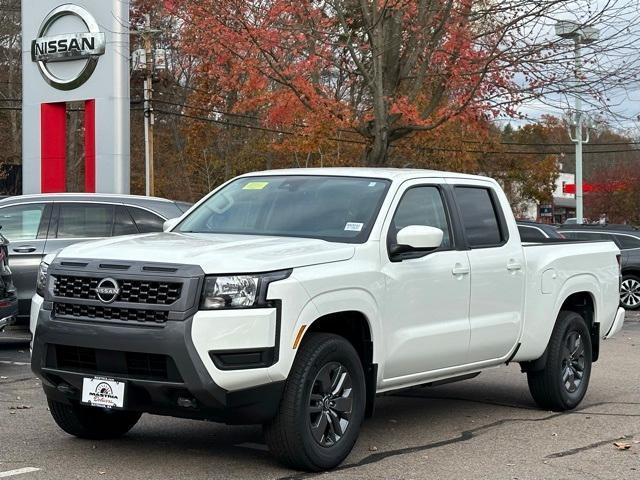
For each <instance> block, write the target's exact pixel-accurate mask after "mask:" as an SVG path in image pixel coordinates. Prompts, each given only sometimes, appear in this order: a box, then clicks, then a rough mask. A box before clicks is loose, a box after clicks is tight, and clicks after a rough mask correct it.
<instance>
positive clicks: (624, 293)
mask: <svg viewBox="0 0 640 480" xmlns="http://www.w3.org/2000/svg"><path fill="white" fill-rule="evenodd" d="M620 306H621V307H623V308H624V309H625V310H637V309H638V308H640V277H637V276H635V275H629V274H626V275H624V276H623V277H622V283H621V284H620Z"/></svg>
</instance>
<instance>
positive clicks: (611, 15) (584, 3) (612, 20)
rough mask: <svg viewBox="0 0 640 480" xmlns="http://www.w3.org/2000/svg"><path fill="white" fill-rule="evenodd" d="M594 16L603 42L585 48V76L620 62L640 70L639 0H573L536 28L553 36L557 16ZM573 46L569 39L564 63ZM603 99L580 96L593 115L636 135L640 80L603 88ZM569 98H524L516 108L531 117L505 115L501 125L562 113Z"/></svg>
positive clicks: (639, 128)
mask: <svg viewBox="0 0 640 480" xmlns="http://www.w3.org/2000/svg"><path fill="white" fill-rule="evenodd" d="M602 12H605V13H604V14H603V13H602ZM594 17H597V19H596V21H594V22H593V24H594V26H596V27H598V28H599V29H600V30H601V38H602V40H601V42H600V43H599V44H596V45H594V47H593V48H589V47H585V48H584V55H585V60H586V61H587V66H586V67H585V72H586V75H590V74H591V77H592V78H595V77H596V76H597V75H598V74H599V73H598V72H603V71H611V70H614V69H617V68H620V67H621V65H634V66H635V67H638V68H639V70H640V0H576V1H575V2H571V4H569V5H568V8H567V9H566V10H565V11H557V12H554V15H553V18H549V19H547V20H545V21H544V23H543V25H541V26H539V27H538V28H539V29H540V31H539V32H538V34H539V35H540V36H541V37H546V38H548V39H553V38H555V32H554V28H553V25H554V23H555V22H556V21H557V20H572V21H577V22H580V23H582V22H585V21H588V19H594ZM614 46H615V49H614V48H613V47H614ZM571 49H572V48H571V42H568V43H567V54H568V56H567V58H566V59H565V60H563V61H566V62H567V66H570V65H571V61H572V54H571ZM622 62H624V63H622ZM630 69H631V67H630ZM606 97H607V98H606V99H604V100H603V101H598V100H597V99H595V98H593V97H592V96H591V95H587V94H585V95H583V100H584V109H585V110H586V111H588V112H589V113H590V114H591V115H592V116H594V117H597V116H600V117H604V118H605V119H606V120H607V121H608V122H609V123H610V124H611V126H612V127H614V128H616V129H619V130H621V131H622V130H624V131H626V133H628V134H630V135H633V136H634V137H640V120H638V115H639V114H640V78H638V77H635V78H628V79H625V81H624V82H623V84H622V85H621V86H620V87H618V88H613V87H611V88H607V89H606ZM573 102H574V99H573V97H570V96H566V95H545V96H544V97H543V98H542V99H540V100H532V101H528V102H526V103H525V104H524V105H522V107H521V108H520V112H521V113H523V114H525V115H526V116H527V117H529V118H530V120H517V119H516V120H506V119H503V120H501V123H505V122H507V121H510V122H511V123H512V124H513V125H521V124H524V123H527V122H528V121H535V120H536V119H538V118H539V117H540V116H541V115H544V114H551V115H555V116H561V115H563V114H564V113H565V112H566V111H567V109H568V108H569V105H570V104H571V105H573ZM603 104H604V105H603ZM605 105H606V107H605ZM603 107H604V108H603Z"/></svg>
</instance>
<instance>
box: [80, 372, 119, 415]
mask: <svg viewBox="0 0 640 480" xmlns="http://www.w3.org/2000/svg"><path fill="white" fill-rule="evenodd" d="M126 391H127V383H126V382H124V381H122V380H116V379H114V378H107V377H84V378H83V379H82V399H81V402H82V403H83V404H84V405H89V406H91V407H98V408H109V409H114V410H119V409H123V408H124V407H125V400H126Z"/></svg>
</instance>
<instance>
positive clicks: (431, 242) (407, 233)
mask: <svg viewBox="0 0 640 480" xmlns="http://www.w3.org/2000/svg"><path fill="white" fill-rule="evenodd" d="M443 238H444V232H443V231H442V230H440V229H439V228H435V227H427V226H425V225H409V226H408V227H404V228H403V229H402V230H400V231H399V232H398V235H397V236H396V243H395V245H392V246H391V249H390V251H391V254H392V255H398V254H401V253H407V252H430V251H432V250H435V249H437V248H440V246H441V245H442V239H443Z"/></svg>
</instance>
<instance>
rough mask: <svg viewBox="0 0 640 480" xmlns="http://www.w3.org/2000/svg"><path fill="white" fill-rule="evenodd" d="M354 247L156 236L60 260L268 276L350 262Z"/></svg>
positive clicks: (110, 242) (94, 247) (83, 247)
mask: <svg viewBox="0 0 640 480" xmlns="http://www.w3.org/2000/svg"><path fill="white" fill-rule="evenodd" d="M353 254H354V247H353V246H352V245H349V244H344V243H331V242H326V241H324V240H316V239H312V238H290V237H263V236H253V235H229V234H198V233H189V234H186V233H154V234H148V235H136V236H127V237H116V238H109V239H105V240H98V241H92V242H84V243H78V244H74V245H71V246H69V247H66V248H65V249H64V250H62V252H61V253H60V255H59V257H60V258H76V259H83V258H86V259H99V260H112V261H117V260H120V261H123V262H126V261H137V262H160V263H178V264H189V265H200V266H201V267H202V269H203V270H204V271H205V273H207V274H211V273H250V272H268V271H272V270H280V269H285V268H293V267H303V266H307V265H316V264H321V263H330V262H339V261H342V260H348V259H349V258H351V257H352V256H353Z"/></svg>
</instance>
